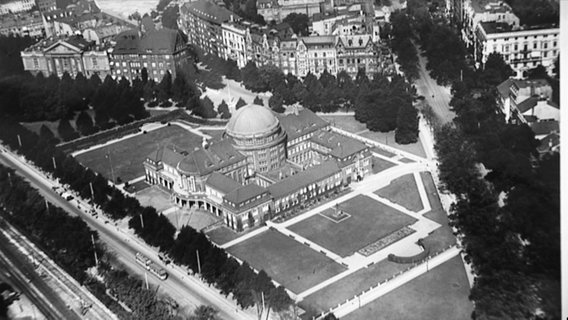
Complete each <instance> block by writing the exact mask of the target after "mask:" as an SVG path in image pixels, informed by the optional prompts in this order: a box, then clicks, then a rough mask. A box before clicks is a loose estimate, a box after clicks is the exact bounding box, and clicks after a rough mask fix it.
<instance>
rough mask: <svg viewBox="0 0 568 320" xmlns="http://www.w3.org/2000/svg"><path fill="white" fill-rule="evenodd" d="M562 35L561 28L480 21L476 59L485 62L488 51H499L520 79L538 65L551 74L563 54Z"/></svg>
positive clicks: (475, 52) (489, 52) (475, 51)
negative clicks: (556, 61) (560, 44)
mask: <svg viewBox="0 0 568 320" xmlns="http://www.w3.org/2000/svg"><path fill="white" fill-rule="evenodd" d="M559 34H560V29H559V28H558V27H549V28H535V29H524V30H523V29H518V30H514V29H513V28H512V27H511V26H510V25H508V24H506V23H497V22H481V23H480V24H479V26H478V28H477V32H476V42H475V46H474V54H475V58H476V61H477V62H478V63H480V64H484V63H485V62H486V61H487V57H488V56H489V54H491V53H492V52H497V53H499V54H501V55H502V56H503V58H504V60H505V62H507V64H509V65H510V66H511V68H513V70H514V71H515V72H516V77H518V78H521V77H523V72H525V71H526V70H529V69H532V68H535V67H537V66H539V65H542V66H543V67H545V68H546V69H547V71H548V72H549V73H552V69H553V67H554V61H555V60H556V58H558V55H559V54H560V47H559V43H560V42H559Z"/></svg>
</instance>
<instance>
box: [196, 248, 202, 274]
mask: <svg viewBox="0 0 568 320" xmlns="http://www.w3.org/2000/svg"><path fill="white" fill-rule="evenodd" d="M195 254H196V255H197V273H199V274H201V262H200V261H199V250H195Z"/></svg>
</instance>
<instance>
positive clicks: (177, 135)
mask: <svg viewBox="0 0 568 320" xmlns="http://www.w3.org/2000/svg"><path fill="white" fill-rule="evenodd" d="M201 142H202V138H201V137H200V136H198V135H196V134H194V133H191V132H189V131H187V130H185V129H183V128H181V127H178V126H176V125H171V126H167V127H163V128H160V129H157V130H153V131H150V132H148V133H146V134H139V135H137V136H134V137H132V138H128V139H125V140H121V141H118V142H115V143H113V144H111V145H109V146H105V147H102V148H98V149H95V150H92V151H88V152H85V153H82V154H79V155H78V156H76V159H77V160H78V161H79V162H80V163H81V164H83V165H84V166H86V167H89V168H91V169H93V170H95V171H96V172H98V173H100V174H102V175H103V176H105V177H106V178H108V179H110V178H111V172H110V168H111V167H110V165H111V163H112V169H113V171H114V176H115V179H118V178H119V177H120V179H121V180H122V181H123V182H126V181H129V180H132V179H134V178H138V177H140V176H142V175H144V166H143V165H142V162H143V161H144V159H146V156H148V155H149V154H150V153H151V152H152V151H154V150H156V148H157V147H158V146H159V145H165V144H168V143H173V144H175V145H176V146H178V147H179V148H181V149H184V150H192V149H193V148H194V147H196V146H201ZM107 153H110V158H111V161H109V159H107V158H106V157H105V156H106V154H107Z"/></svg>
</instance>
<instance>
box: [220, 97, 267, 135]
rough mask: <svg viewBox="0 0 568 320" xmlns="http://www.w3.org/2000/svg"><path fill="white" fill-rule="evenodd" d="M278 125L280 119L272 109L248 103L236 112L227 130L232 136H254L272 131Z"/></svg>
mask: <svg viewBox="0 0 568 320" xmlns="http://www.w3.org/2000/svg"><path fill="white" fill-rule="evenodd" d="M277 127H278V119H277V118H276V117H275V116H274V114H273V113H272V111H270V109H268V108H266V107H263V106H260V105H257V104H248V105H246V106H243V107H242V108H240V109H238V110H237V112H235V114H234V115H233V116H232V117H231V119H230V120H229V122H228V123H227V127H226V129H225V130H226V132H227V134H229V135H230V136H254V135H263V134H266V133H269V132H272V131H274V130H275V128H277Z"/></svg>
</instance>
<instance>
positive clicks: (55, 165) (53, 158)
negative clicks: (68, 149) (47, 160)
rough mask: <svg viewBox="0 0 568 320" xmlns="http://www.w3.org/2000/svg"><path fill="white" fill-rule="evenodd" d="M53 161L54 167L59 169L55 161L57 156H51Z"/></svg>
mask: <svg viewBox="0 0 568 320" xmlns="http://www.w3.org/2000/svg"><path fill="white" fill-rule="evenodd" d="M51 161H53V169H55V170H57V164H56V163H55V157H51Z"/></svg>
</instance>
